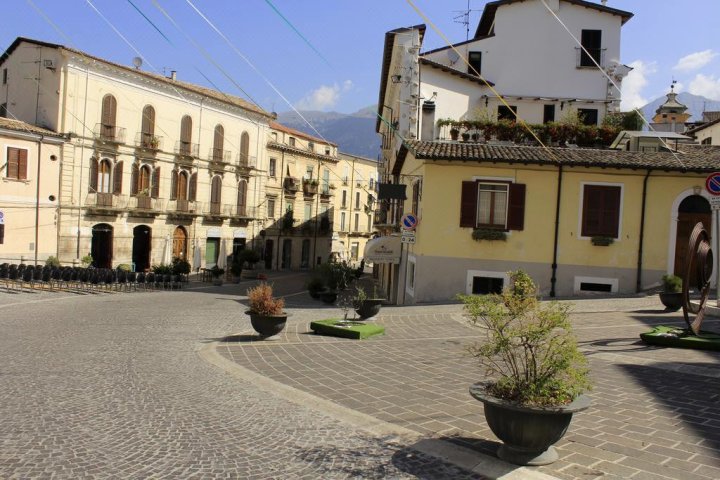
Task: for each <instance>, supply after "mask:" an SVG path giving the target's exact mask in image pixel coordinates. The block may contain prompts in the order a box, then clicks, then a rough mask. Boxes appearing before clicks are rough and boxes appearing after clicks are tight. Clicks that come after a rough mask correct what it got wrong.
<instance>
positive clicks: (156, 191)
mask: <svg viewBox="0 0 720 480" xmlns="http://www.w3.org/2000/svg"><path fill="white" fill-rule="evenodd" d="M152 197H153V198H159V197H160V167H155V170H153V173H152Z"/></svg>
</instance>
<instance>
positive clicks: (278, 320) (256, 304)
mask: <svg viewBox="0 0 720 480" xmlns="http://www.w3.org/2000/svg"><path fill="white" fill-rule="evenodd" d="M247 296H248V306H249V307H250V309H249V310H248V311H247V312H245V313H247V314H248V315H250V323H251V324H252V327H253V328H254V329H255V331H256V332H257V333H258V334H260V336H261V337H272V336H273V335H277V334H278V333H280V332H282V330H283V329H284V328H285V322H287V312H285V311H284V310H283V308H285V300H284V299H282V298H275V297H273V290H272V286H270V285H268V284H267V283H265V282H262V283H260V284H259V285H257V286H255V287H253V288H251V289H249V290H248V291H247Z"/></svg>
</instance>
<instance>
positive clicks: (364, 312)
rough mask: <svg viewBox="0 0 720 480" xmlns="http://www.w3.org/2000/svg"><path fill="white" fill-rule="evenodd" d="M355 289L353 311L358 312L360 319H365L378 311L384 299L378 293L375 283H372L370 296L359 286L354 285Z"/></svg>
mask: <svg viewBox="0 0 720 480" xmlns="http://www.w3.org/2000/svg"><path fill="white" fill-rule="evenodd" d="M355 291H356V294H355V298H354V299H353V303H354V306H355V313H357V314H358V316H359V317H360V320H367V319H368V318H371V317H374V316H375V315H377V314H378V313H380V307H381V306H382V302H383V301H384V300H385V299H384V298H382V297H381V296H380V295H379V294H378V291H377V285H373V292H372V295H371V296H368V294H367V293H365V289H364V288H362V287H360V286H356V287H355Z"/></svg>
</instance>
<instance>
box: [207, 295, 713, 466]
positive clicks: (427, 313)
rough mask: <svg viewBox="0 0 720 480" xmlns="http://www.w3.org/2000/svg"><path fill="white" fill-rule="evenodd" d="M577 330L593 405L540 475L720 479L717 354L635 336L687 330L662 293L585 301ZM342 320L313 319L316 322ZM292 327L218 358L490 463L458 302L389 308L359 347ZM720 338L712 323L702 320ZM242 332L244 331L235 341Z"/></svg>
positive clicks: (302, 324)
mask: <svg viewBox="0 0 720 480" xmlns="http://www.w3.org/2000/svg"><path fill="white" fill-rule="evenodd" d="M572 303H573V304H574V309H573V311H574V314H573V323H574V325H575V328H576V332H577V334H578V337H579V341H580V345H581V348H582V349H583V351H584V352H585V354H586V355H587V356H588V358H589V359H590V366H591V371H592V377H593V381H594V384H595V388H594V391H593V392H592V393H591V397H592V399H593V406H592V407H591V409H590V410H588V411H586V412H583V413H580V414H578V415H577V416H576V417H575V419H574V420H573V423H572V424H571V426H570V430H569V431H568V434H567V435H566V437H565V438H564V439H563V440H561V442H560V443H559V444H558V450H559V452H560V456H561V460H560V461H558V462H556V463H554V464H552V465H549V466H546V467H540V468H534V469H532V471H534V472H542V473H546V474H550V475H553V476H556V477H560V478H566V479H575V478H583V479H592V478H603V479H608V478H633V479H644V478H674V479H683V480H685V479H717V478H720V411H718V405H720V386H719V385H718V378H720V369H719V368H718V362H719V361H720V353H719V352H702V351H695V350H680V349H669V348H658V347H649V346H646V345H644V344H642V343H641V342H640V340H639V337H638V335H639V333H641V332H643V331H647V330H648V329H649V326H651V325H658V324H676V325H680V324H681V323H682V316H681V313H665V312H664V311H663V310H662V306H661V305H660V302H659V299H658V298H657V296H649V297H631V298H623V299H611V300H608V299H587V300H579V301H574V302H572ZM332 313H334V314H335V315H338V314H339V313H340V312H339V311H338V310H335V312H332V311H328V312H319V313H318V312H313V314H314V315H315V318H318V316H319V315H320V314H325V315H324V317H323V318H327V317H331V316H333V315H332ZM305 320H309V319H306V318H296V319H295V320H294V321H293V322H291V323H290V324H289V326H288V328H287V329H286V331H285V332H283V334H282V335H281V338H280V340H279V341H276V342H257V341H248V340H251V337H248V336H243V335H237V336H235V337H230V338H228V339H226V340H227V341H225V342H222V343H220V344H218V352H219V353H220V354H222V355H223V356H225V357H226V358H227V359H229V360H232V361H233V362H236V363H237V364H238V365H240V366H242V367H244V368H247V369H250V370H252V371H254V372H257V373H258V374H261V375H263V376H266V377H269V378H272V379H274V380H276V381H278V382H280V383H282V384H284V385H289V386H292V387H294V388H296V389H299V390H302V391H304V392H307V393H310V394H312V395H314V396H317V397H319V398H322V399H325V400H329V401H331V402H334V403H337V404H339V405H342V406H344V407H347V408H349V409H353V410H356V411H359V412H362V413H364V414H367V415H371V416H374V417H376V418H378V419H380V420H383V421H385V422H389V423H391V424H395V425H398V426H401V427H404V428H408V429H411V430H413V431H416V432H419V433H420V434H422V435H424V436H426V437H427V438H433V439H442V440H444V441H446V442H453V443H455V444H457V445H461V446H464V447H470V448H472V449H473V450H475V451H476V452H481V453H486V454H489V455H492V454H493V453H494V451H495V450H496V449H497V446H498V443H497V440H496V439H495V438H494V436H493V435H492V433H491V432H490V431H489V429H488V428H487V427H486V425H485V422H484V419H483V418H482V406H481V404H480V403H479V402H477V401H475V400H473V399H472V398H471V397H470V396H469V394H468V386H469V385H470V384H472V383H474V382H476V381H478V380H481V378H480V377H479V371H478V369H477V367H476V365H475V364H474V362H473V360H472V359H470V358H468V357H467V356H466V355H465V354H464V347H465V346H466V345H467V344H469V343H471V342H473V341H475V340H477V339H478V338H479V337H478V336H477V335H478V331H476V330H474V329H471V328H469V327H468V326H467V324H466V323H465V321H464V319H463V318H462V311H461V308H460V307H459V306H458V305H437V306H413V307H392V308H390V307H384V308H383V310H382V311H381V314H380V315H379V316H378V318H377V319H376V321H377V322H378V323H380V324H382V325H384V326H385V328H386V335H385V336H382V337H374V338H371V339H368V340H363V341H353V340H345V339H340V338H332V337H321V336H315V335H312V334H308V331H309V330H308V327H309V326H308V322H307V321H305ZM705 325H706V326H707V328H708V329H710V330H715V331H720V322H719V321H718V320H717V319H711V318H708V319H706V323H705ZM240 333H248V332H240Z"/></svg>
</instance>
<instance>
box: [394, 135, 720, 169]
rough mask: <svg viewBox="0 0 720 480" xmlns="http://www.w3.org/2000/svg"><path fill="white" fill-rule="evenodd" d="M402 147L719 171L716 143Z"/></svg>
mask: <svg viewBox="0 0 720 480" xmlns="http://www.w3.org/2000/svg"><path fill="white" fill-rule="evenodd" d="M405 148H407V149H408V150H409V151H411V152H413V153H414V154H415V158H417V159H418V160H433V161H440V160H442V161H461V162H470V161H472V162H481V163H482V162H490V163H496V162H503V163H505V162H506V163H525V164H534V165H566V166H578V167H602V168H623V169H643V170H644V169H652V170H667V171H698V172H710V171H716V170H720V146H711V145H697V144H693V145H690V144H686V145H680V146H678V151H676V152H675V153H671V152H669V151H662V152H627V151H621V150H601V149H589V148H560V147H548V148H543V147H537V146H516V145H512V146H505V145H488V144H484V143H465V142H427V141H419V140H411V141H406V142H405Z"/></svg>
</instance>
